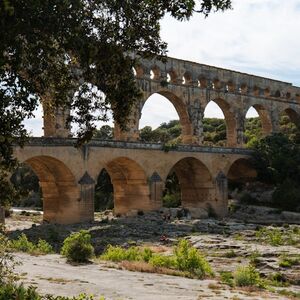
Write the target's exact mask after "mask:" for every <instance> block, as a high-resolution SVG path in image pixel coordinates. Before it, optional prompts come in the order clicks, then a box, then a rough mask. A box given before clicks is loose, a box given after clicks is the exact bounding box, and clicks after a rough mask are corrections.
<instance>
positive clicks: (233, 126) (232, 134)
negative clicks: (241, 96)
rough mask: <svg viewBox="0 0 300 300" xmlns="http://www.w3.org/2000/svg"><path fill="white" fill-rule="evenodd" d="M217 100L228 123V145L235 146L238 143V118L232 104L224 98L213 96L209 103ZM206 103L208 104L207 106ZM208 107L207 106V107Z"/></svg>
mask: <svg viewBox="0 0 300 300" xmlns="http://www.w3.org/2000/svg"><path fill="white" fill-rule="evenodd" d="M211 101H213V102H215V103H216V104H217V105H218V106H219V107H220V109H221V110H222V112H223V114H224V118H225V124H226V140H227V142H226V145H227V147H235V146H237V144H238V134H237V127H238V125H237V119H236V116H235V114H234V112H233V110H232V108H231V106H230V104H229V103H228V102H227V101H225V100H224V99H222V98H218V97H217V98H213V99H211V100H210V101H209V102H208V103H207V105H208V104H209V103H210V102H211ZM207 105H206V106H207ZM205 108H206V107H205Z"/></svg>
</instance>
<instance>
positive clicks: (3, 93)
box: [0, 0, 231, 185]
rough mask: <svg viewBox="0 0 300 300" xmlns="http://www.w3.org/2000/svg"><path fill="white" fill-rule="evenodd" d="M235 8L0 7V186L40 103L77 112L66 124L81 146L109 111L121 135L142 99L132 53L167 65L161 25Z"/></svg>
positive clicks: (136, 4) (30, 3)
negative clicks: (14, 146)
mask: <svg viewBox="0 0 300 300" xmlns="http://www.w3.org/2000/svg"><path fill="white" fill-rule="evenodd" d="M230 7H231V1H230V0H201V1H199V2H198V3H196V1H193V0H170V1H162V0H144V1H131V0H126V1H119V0H103V1H100V0H89V1H86V0H64V1H61V0H51V1H45V0H2V1H0V128H1V129H0V181H1V182H0V185H1V183H3V185H5V180H4V179H3V178H5V177H6V174H5V172H4V173H3V170H4V169H6V170H7V169H9V168H11V167H12V166H14V165H15V163H16V162H15V160H14V159H13V156H12V144H13V143H17V144H20V145H22V144H23V143H24V140H25V139H26V137H27V132H26V130H25V128H24V126H23V125H22V121H23V120H24V119H25V118H30V117H32V114H33V111H34V110H35V108H36V107H37V105H38V102H39V101H42V104H43V106H44V107H46V108H48V109H53V108H56V107H58V106H60V107H67V108H68V109H72V110H73V111H74V114H73V116H72V118H71V119H70V120H69V121H73V122H76V123H78V125H79V130H78V137H79V141H81V142H83V141H85V140H86V139H88V138H90V137H92V133H93V131H94V129H95V121H97V120H106V119H107V115H106V113H107V110H108V109H110V108H111V109H112V110H113V117H114V120H115V121H117V122H118V123H119V124H120V125H121V127H123V128H124V126H125V125H126V116H128V113H129V111H130V109H131V107H132V104H133V103H134V102H135V101H136V100H137V99H138V98H139V96H140V92H139V90H138V89H137V87H136V85H135V83H134V76H133V72H132V67H133V65H134V64H135V59H133V58H132V56H131V53H135V54H138V55H139V56H142V57H153V56H157V57H160V58H162V57H164V56H165V55H166V52H167V45H166V43H165V42H164V41H162V40H161V38H160V24H159V21H160V20H161V19H162V18H163V17H164V16H165V15H166V14H170V15H171V16H172V17H174V18H176V19H178V20H180V21H182V20H188V19H189V18H190V17H191V16H192V15H193V14H194V13H202V14H204V15H205V16H207V15H208V14H209V13H210V12H212V11H218V10H221V11H222V10H225V9H228V8H230ZM104 95H105V97H104ZM95 111H98V113H97V114H95V113H94V112H95ZM1 178H2V179H1ZM3 180H4V181H3Z"/></svg>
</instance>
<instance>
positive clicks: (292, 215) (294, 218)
mask: <svg viewBox="0 0 300 300" xmlns="http://www.w3.org/2000/svg"><path fill="white" fill-rule="evenodd" d="M281 215H282V217H283V218H284V219H285V220H287V221H288V222H291V223H297V224H300V213H296V212H291V211H283V212H282V213H281Z"/></svg>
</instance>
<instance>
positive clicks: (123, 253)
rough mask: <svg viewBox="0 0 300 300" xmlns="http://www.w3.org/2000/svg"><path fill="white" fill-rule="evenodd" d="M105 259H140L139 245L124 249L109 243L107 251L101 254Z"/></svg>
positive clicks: (116, 260)
mask: <svg viewBox="0 0 300 300" xmlns="http://www.w3.org/2000/svg"><path fill="white" fill-rule="evenodd" d="M100 258H101V259H103V260H110V261H114V262H118V261H124V260H128V261H137V260H140V251H139V249H138V248H137V247H130V248H129V249H124V248H122V247H118V246H112V245H109V246H108V248H107V249H106V251H105V252H104V253H103V254H102V255H101V256H100Z"/></svg>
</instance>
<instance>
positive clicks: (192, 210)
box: [188, 207, 208, 219]
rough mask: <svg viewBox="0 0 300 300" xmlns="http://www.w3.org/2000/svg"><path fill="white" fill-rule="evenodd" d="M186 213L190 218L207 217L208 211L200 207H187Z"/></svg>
mask: <svg viewBox="0 0 300 300" xmlns="http://www.w3.org/2000/svg"><path fill="white" fill-rule="evenodd" d="M188 213H189V214H190V216H191V218H192V219H207V218H208V211H207V210H206V209H204V208H201V207H189V208H188Z"/></svg>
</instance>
